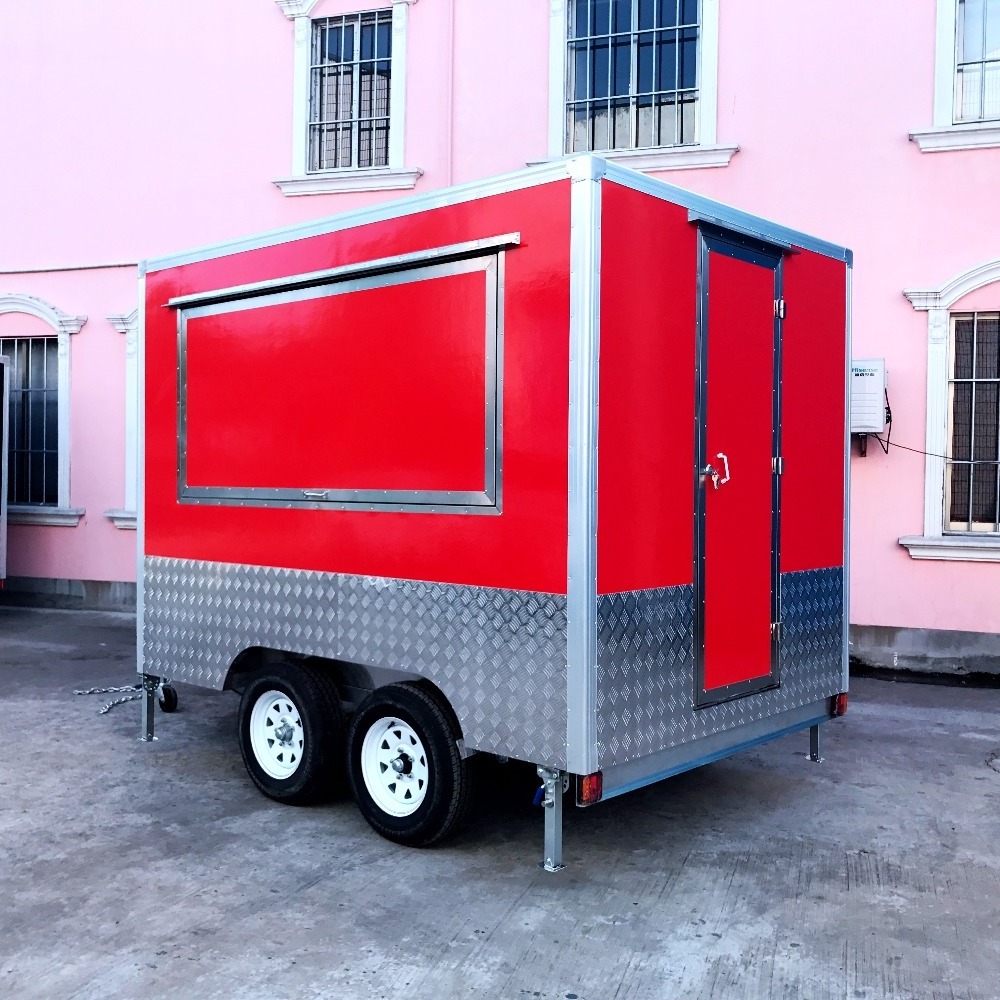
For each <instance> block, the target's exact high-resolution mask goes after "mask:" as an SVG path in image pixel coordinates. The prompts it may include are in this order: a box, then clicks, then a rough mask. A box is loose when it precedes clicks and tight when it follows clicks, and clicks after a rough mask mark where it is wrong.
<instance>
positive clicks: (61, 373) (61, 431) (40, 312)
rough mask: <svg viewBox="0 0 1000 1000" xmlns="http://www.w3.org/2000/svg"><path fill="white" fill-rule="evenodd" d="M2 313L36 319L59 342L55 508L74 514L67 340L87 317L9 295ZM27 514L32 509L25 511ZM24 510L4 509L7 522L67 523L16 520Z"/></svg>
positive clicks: (0, 298) (1, 302)
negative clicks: (70, 457)
mask: <svg viewBox="0 0 1000 1000" xmlns="http://www.w3.org/2000/svg"><path fill="white" fill-rule="evenodd" d="M4 313H23V314H24V315H26V316H34V317H35V318H36V319H40V320H42V321H43V322H44V323H47V324H48V325H49V326H50V327H51V328H52V336H55V337H57V338H58V344H57V347H56V357H57V368H58V371H57V376H56V385H57V390H58V399H59V416H58V435H59V442H58V448H59V472H58V476H59V488H58V508H59V509H60V510H63V511H76V510H77V508H71V507H70V504H69V493H70V491H69V476H70V461H69V452H70V434H69V430H70V394H69V382H70V350H69V338H70V337H71V336H72V335H73V334H76V333H79V332H80V331H81V330H82V329H83V326H84V324H85V323H86V322H87V317H86V316H73V315H70V314H69V313H67V312H64V311H63V310H62V309H60V308H59V307H58V306H54V305H52V303H51V302H46V301H45V299H41V298H39V297H38V296H36V295H19V294H17V293H13V292H8V293H6V294H3V295H0V315H2V314H4ZM27 509H28V510H29V511H30V510H32V509H33V508H30V507H29V508H27ZM37 509H38V510H40V511H48V512H49V513H50V514H52V513H55V511H54V510H53V508H51V507H39V508H37ZM82 514H83V511H82V510H80V511H79V515H81V516H82ZM23 516H24V515H23V508H21V507H20V506H13V505H12V506H10V507H8V508H7V519H8V521H9V522H10V523H11V524H26V523H45V524H48V523H60V524H64V523H69V522H68V521H58V522H53V521H30V522H26V521H24V520H19V519H18V517H23ZM79 520H80V518H79V516H78V517H77V518H76V521H74V522H73V524H74V525H75V524H76V523H77V522H78V521H79Z"/></svg>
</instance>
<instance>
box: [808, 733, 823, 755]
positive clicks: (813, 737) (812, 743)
mask: <svg viewBox="0 0 1000 1000" xmlns="http://www.w3.org/2000/svg"><path fill="white" fill-rule="evenodd" d="M809 759H810V760H811V761H812V762H813V763H814V764H822V763H823V758H822V757H820V755H819V726H810V727H809Z"/></svg>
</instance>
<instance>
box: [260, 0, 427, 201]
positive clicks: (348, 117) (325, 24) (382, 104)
mask: <svg viewBox="0 0 1000 1000" xmlns="http://www.w3.org/2000/svg"><path fill="white" fill-rule="evenodd" d="M275 2H276V3H277V4H278V7H279V8H280V9H281V11H282V12H283V13H284V14H285V15H286V16H287V17H289V18H290V19H291V20H292V22H293V24H294V31H293V37H294V45H295V48H294V58H293V85H292V95H291V96H292V155H291V168H292V170H291V174H290V176H288V177H282V178H277V179H276V180H275V181H274V183H275V185H276V186H277V188H278V190H279V191H281V193H282V194H284V195H289V196H296V195H310V194H335V193H338V192H343V191H405V190H408V189H411V188H413V187H414V186H415V185H416V183H417V180H418V179H419V178H420V175H421V174H422V173H423V171H422V170H421V169H420V168H419V167H415V166H412V165H409V166H408V165H407V164H406V160H405V157H404V141H403V140H404V138H405V136H406V79H407V70H406V58H407V55H406V50H407V35H408V33H409V27H408V25H409V21H410V13H409V12H410V7H412V6H413V5H414V4H416V2H417V0H392V2H391V6H389V4H388V3H387V4H386V8H385V9H384V10H375V11H366V12H363V13H358V14H346V15H338V16H335V17H326V18H317V19H316V20H313V19H312V18H310V16H309V12H310V11H311V10H312V9H313V7H315V6H316V2H317V0H275Z"/></svg>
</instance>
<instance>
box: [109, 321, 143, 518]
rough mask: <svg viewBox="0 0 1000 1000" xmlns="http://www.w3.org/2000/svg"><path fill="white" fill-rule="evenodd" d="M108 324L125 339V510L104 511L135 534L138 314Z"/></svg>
mask: <svg viewBox="0 0 1000 1000" xmlns="http://www.w3.org/2000/svg"><path fill="white" fill-rule="evenodd" d="M108 322H109V323H110V324H111V325H112V326H113V327H114V328H115V329H116V330H117V331H118V332H119V333H121V334H123V335H124V337H125V506H124V507H121V508H120V509H116V510H106V511H105V512H104V516H105V517H107V518H110V519H111V522H112V523H113V524H114V526H115V527H116V528H123V529H125V530H127V531H135V530H136V510H137V505H136V497H137V494H138V483H139V310H138V308H135V309H133V310H132V311H131V312H130V313H115V314H113V315H111V316H109V317H108Z"/></svg>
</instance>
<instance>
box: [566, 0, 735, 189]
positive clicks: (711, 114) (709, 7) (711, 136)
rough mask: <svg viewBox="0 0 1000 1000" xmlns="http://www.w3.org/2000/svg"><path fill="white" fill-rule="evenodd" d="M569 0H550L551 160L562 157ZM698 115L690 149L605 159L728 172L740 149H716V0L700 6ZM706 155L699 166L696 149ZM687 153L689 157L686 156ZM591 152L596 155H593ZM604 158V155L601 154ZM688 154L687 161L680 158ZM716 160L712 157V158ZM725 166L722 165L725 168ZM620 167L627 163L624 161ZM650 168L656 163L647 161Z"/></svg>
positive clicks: (662, 149) (661, 167)
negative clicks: (642, 158) (644, 159)
mask: <svg viewBox="0 0 1000 1000" xmlns="http://www.w3.org/2000/svg"><path fill="white" fill-rule="evenodd" d="M568 3H569V0H549V150H548V158H549V159H558V158H560V157H562V156H564V155H565V154H566V28H567V25H568V19H567V10H566V8H567V5H568ZM698 59H699V64H698V111H697V117H696V120H695V143H696V145H694V146H670V147H659V148H656V149H650V150H645V149H642V150H608V151H607V153H608V155H607V158H608V159H609V160H614V161H618V158H619V156H621V155H622V154H624V153H636V154H642V153H646V154H649V155H650V156H651V157H652V156H659V155H661V154H666V153H670V154H678V155H676V156H670V157H666V158H665V159H663V160H662V161H656V162H657V165H655V166H645V165H642V166H640V165H639V163H638V162H635V163H631V162H630V163H628V165H629V166H634V167H635V169H637V170H691V169H697V168H699V167H724V166H727V165H728V163H729V161H730V160H731V159H732V158H733V155H734V154H735V153H736V152H737V150H738V149H739V146H717V145H716V132H717V127H718V116H719V0H701V27H700V32H699V37H698ZM699 147H700V148H702V150H703V151H704V152H705V153H706V154H708V155H707V156H706V162H702V163H699V162H698V158H697V156H696V155H694V154H695V151H696V150H697V149H698V148H699ZM689 151H690V153H689ZM595 152H598V151H596V150H595ZM600 152H601V154H602V155H604V151H600ZM684 154H688V155H684ZM713 154H714V155H713ZM723 161H724V162H723ZM620 162H622V163H625V162H626V161H625V160H624V159H623V160H621V161H620ZM651 162H654V161H651Z"/></svg>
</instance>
